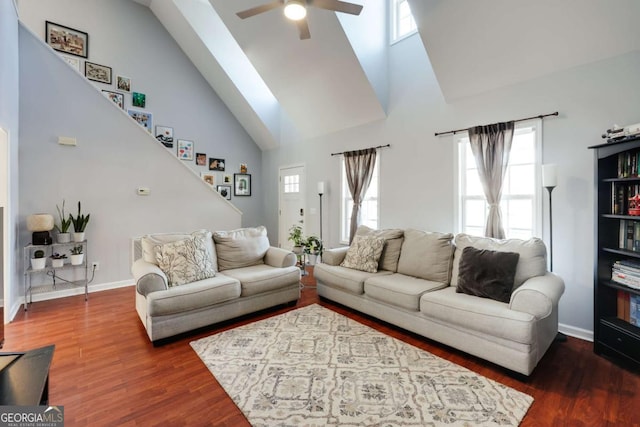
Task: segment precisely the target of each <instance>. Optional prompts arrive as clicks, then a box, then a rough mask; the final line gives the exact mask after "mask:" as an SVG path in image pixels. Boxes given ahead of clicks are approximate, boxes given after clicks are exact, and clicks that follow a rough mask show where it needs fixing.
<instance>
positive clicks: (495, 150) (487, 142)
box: [469, 122, 513, 239]
mask: <svg viewBox="0 0 640 427" xmlns="http://www.w3.org/2000/svg"><path fill="white" fill-rule="evenodd" d="M469 139H470V141H471V151H472V152H473V156H474V157H475V159H476V165H477V167H478V175H479V176H480V182H481V183H482V189H483V190H484V195H485V197H486V198H487V202H488V203H489V216H488V217H487V224H486V226H485V229H484V234H485V236H487V237H495V238H496V239H504V238H505V234H504V228H503V227H502V213H501V212H500V199H501V198H502V182H503V181H504V175H505V172H506V170H507V165H508V164H509V152H510V151H511V142H512V141H513V122H505V123H495V124H492V125H486V126H476V127H473V128H470V129H469Z"/></svg>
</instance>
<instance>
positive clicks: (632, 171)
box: [618, 151, 640, 178]
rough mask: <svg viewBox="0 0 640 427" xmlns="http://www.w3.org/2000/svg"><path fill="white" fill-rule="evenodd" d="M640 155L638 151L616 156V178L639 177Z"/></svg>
mask: <svg viewBox="0 0 640 427" xmlns="http://www.w3.org/2000/svg"><path fill="white" fill-rule="evenodd" d="M639 171H640V155H639V153H638V151H634V152H629V151H627V152H624V153H620V154H618V178H631V177H636V176H638V175H639V173H638V172H639Z"/></svg>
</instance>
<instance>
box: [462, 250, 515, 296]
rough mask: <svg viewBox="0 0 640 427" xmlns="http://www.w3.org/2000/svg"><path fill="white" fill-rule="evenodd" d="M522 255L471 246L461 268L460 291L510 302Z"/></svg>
mask: <svg viewBox="0 0 640 427" xmlns="http://www.w3.org/2000/svg"><path fill="white" fill-rule="evenodd" d="M519 257H520V254H519V253H517V252H498V251H490V250H489V249H476V248H474V247H473V246H467V247H466V248H464V250H463V251H462V256H461V257H460V264H459V266H458V286H457V288H456V292H460V293H465V294H468V295H475V296H478V297H482V298H491V299H494V300H496V301H501V302H509V300H510V299H511V290H512V289H513V280H514V278H515V276H516V266H517V265H518V258H519Z"/></svg>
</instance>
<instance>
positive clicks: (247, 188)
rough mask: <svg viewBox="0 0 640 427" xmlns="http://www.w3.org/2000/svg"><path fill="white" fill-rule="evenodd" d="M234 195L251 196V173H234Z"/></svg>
mask: <svg viewBox="0 0 640 427" xmlns="http://www.w3.org/2000/svg"><path fill="white" fill-rule="evenodd" d="M233 195H234V196H250V195H251V175H250V174H248V173H234V174H233Z"/></svg>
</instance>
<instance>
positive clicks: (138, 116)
mask: <svg viewBox="0 0 640 427" xmlns="http://www.w3.org/2000/svg"><path fill="white" fill-rule="evenodd" d="M127 113H128V114H129V116H130V117H131V118H132V119H133V120H135V121H136V122H138V124H139V125H140V126H142V127H143V128H145V129H146V130H147V132H149V133H152V129H153V113H150V112H148V111H140V110H132V109H128V110H127Z"/></svg>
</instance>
